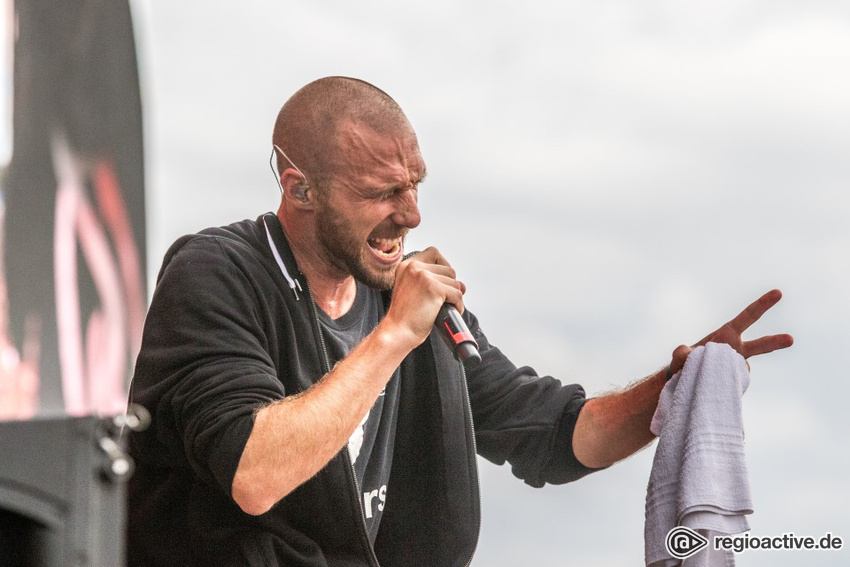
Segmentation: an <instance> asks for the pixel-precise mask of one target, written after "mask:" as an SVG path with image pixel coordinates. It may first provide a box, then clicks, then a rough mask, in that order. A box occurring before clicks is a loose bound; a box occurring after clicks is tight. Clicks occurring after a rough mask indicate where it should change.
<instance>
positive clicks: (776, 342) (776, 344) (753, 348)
mask: <svg viewBox="0 0 850 567" xmlns="http://www.w3.org/2000/svg"><path fill="white" fill-rule="evenodd" d="M793 344H794V337H792V336H791V335H787V334H782V335H768V336H766V337H760V338H758V339H753V340H751V341H745V342H744V352H743V353H741V354H743V355H744V358H749V357H751V356H756V355H758V354H767V353H769V352H773V351H775V350H781V349H783V348H788V347H790V346H791V345H793Z"/></svg>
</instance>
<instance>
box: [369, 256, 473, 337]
mask: <svg viewBox="0 0 850 567" xmlns="http://www.w3.org/2000/svg"><path fill="white" fill-rule="evenodd" d="M456 278H457V276H456V274H455V271H454V269H453V268H452V267H451V265H450V264H449V262H448V261H447V260H446V259H445V258H444V257H443V255H442V254H440V251H439V250H437V249H436V248H434V247H430V248H427V249H426V250H423V251H422V252H418V253H416V254H414V255H413V256H411V257H410V258H408V259H407V260H405V261H403V262H402V263H401V264H399V266H398V268H396V276H395V286H394V287H393V298H392V303H391V304H390V309H389V311H388V312H387V316H386V317H385V319H384V321H383V322H382V325H392V326H393V327H394V328H395V329H396V330H397V332H398V333H399V338H400V339H401V340H403V341H409V343H408V344H409V345H410V348H411V350H412V349H413V348H415V347H417V346H419V345H420V344H421V343H422V342H423V341H424V340H425V339H426V338H427V337H428V334H429V333H430V332H431V328H432V327H433V326H434V321H435V320H436V318H437V314H438V312H439V311H440V307H442V306H443V304H444V303H451V304H453V305H454V306H455V307H456V308H457V310H458V311H459V312H460V313H463V309H464V308H463V294H464V293H465V292H466V286H465V285H464V284H463V282H461V281H459V280H458V279H456Z"/></svg>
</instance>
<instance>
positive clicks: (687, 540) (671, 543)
mask: <svg viewBox="0 0 850 567" xmlns="http://www.w3.org/2000/svg"><path fill="white" fill-rule="evenodd" d="M664 545H665V546H666V547H667V552H668V553H669V554H670V555H672V556H673V557H675V558H676V559H687V558H688V557H690V556H691V555H693V554H695V553H697V552H698V551H700V550H702V549H703V548H704V547H706V546H707V545H708V539H706V538H705V537H703V536H702V535H701V534H699V533H697V532H695V531H694V530H692V529H690V528H686V527H685V526H677V527H675V528H673V529H672V530H670V531H669V532H667V539H666V540H664Z"/></svg>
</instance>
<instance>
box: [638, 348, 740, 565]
mask: <svg viewBox="0 0 850 567" xmlns="http://www.w3.org/2000/svg"><path fill="white" fill-rule="evenodd" d="M749 383H750V375H749V372H748V371H747V367H746V362H745V361H744V358H743V357H742V356H741V355H740V354H738V353H737V352H736V351H735V350H734V349H733V348H732V347H730V346H729V345H725V344H717V343H708V344H706V345H705V347H698V348H696V349H695V350H694V351H693V352H692V353H691V354H690V356H688V359H687V361H686V362H685V367H684V368H683V369H682V371H681V372H678V373H677V374H675V375H674V376H673V377H672V378H671V379H670V381H669V382H668V383H667V385H666V386H665V387H664V389H663V390H662V391H661V396H660V398H659V400H658V408H657V409H656V411H655V415H654V416H653V418H652V424H651V426H650V429H651V430H652V432H653V433H654V434H655V435H658V436H659V440H658V447H657V448H656V450H655V459H654V460H653V463H652V472H651V473H650V475H649V486H648V487H647V492H646V524H645V528H644V538H645V539H644V543H645V559H646V565H647V567H671V566H675V565H682V562H681V560H678V559H676V558H674V557H672V556H671V555H670V553H668V551H667V549H666V548H665V539H666V536H667V533H668V532H669V531H670V530H671V529H673V528H674V527H676V526H686V527H688V528H691V529H693V530H695V531H698V532H700V533H702V534H703V535H708V534H710V535H711V536H712V537H713V536H714V535H721V534H735V533H740V532H744V531H747V530H748V529H749V525H748V523H747V518H746V515H747V514H751V513H752V512H753V509H752V502H751V500H750V488H749V481H748V479H747V466H746V463H745V460H744V428H743V421H742V415H741V397H742V396H743V395H744V392H745V391H746V390H747V386H749ZM713 543H714V542H713V541H712V539H709V544H708V548H706V549H703V550H702V551H699V552H697V553H696V554H695V555H694V556H692V557H690V558H688V559H686V560H685V565H694V566H695V565H706V566H707V565H712V566H713V565H722V566H724V567H727V566H732V565H734V564H735V560H734V556H733V554H732V552H731V551H726V552H722V551H714V550H711V549H709V548H711V547H713Z"/></svg>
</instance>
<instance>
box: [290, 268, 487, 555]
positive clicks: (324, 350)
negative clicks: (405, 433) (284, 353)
mask: <svg viewBox="0 0 850 567" xmlns="http://www.w3.org/2000/svg"><path fill="white" fill-rule="evenodd" d="M301 277H304V274H301ZM297 281H298V280H296V282H297ZM304 286H305V288H306V289H307V298H308V299H309V300H310V301H309V302H308V303H309V304H310V311H311V312H312V313H313V323H314V324H315V332H316V334H317V335H318V336H319V346H320V347H321V353H320V354H321V355H322V365H323V369H324V371H325V374H327V373H328V372H330V371H331V361H330V357H329V356H328V347H327V346H326V345H325V337H324V335H322V327H321V324H320V323H319V314H318V312H317V311H316V302H315V301H313V292H312V291H311V290H310V284H309V283H308V282H307V278H306V277H304ZM299 287H300V286H299ZM343 453H344V454H343V459H344V460H345V462H346V463H347V464H348V471H349V472H350V473H351V475H350V477H349V481H350V484H349V488H351V487H353V488H354V494H355V495H356V496H357V498H356V500H357V509H358V510H360V522H358V527H359V528H360V529H359V530H358V531H359V532H360V536H361V539H362V542H363V543H365V544H366V548H367V549H368V550H369V557H368V559H369V564H370V565H372V566H373V567H380V563H378V556H377V555H375V548H374V547H373V546H372V541H371V540H370V539H369V534H368V533H367V532H366V511H365V510H364V509H363V502H362V501H361V500H360V486H359V484H358V482H357V473H356V471H355V470H354V463H352V462H351V455H350V454H349V453H348V446H347V445H346V447H344V448H343ZM479 531H480V524H479Z"/></svg>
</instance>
